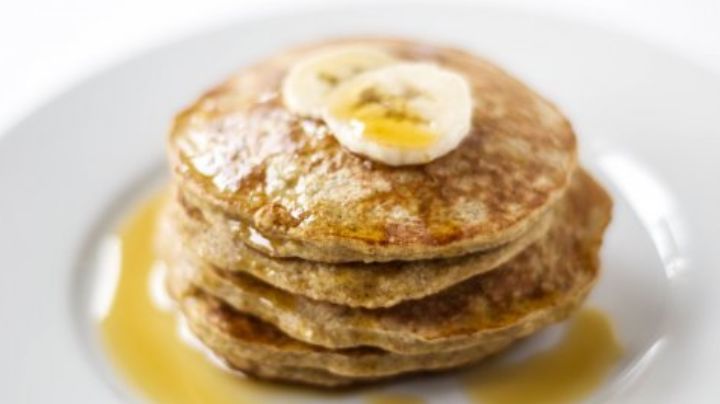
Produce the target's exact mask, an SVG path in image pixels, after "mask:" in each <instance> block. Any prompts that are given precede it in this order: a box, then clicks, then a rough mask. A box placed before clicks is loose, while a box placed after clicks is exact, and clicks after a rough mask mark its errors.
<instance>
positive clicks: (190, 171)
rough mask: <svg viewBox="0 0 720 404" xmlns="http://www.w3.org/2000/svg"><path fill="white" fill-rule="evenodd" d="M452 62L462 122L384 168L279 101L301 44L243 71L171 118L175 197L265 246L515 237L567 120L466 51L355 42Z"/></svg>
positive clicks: (556, 178) (318, 248)
mask: <svg viewBox="0 0 720 404" xmlns="http://www.w3.org/2000/svg"><path fill="white" fill-rule="evenodd" d="M345 42H346V43H350V42H352V43H369V44H372V45H374V46H377V47H380V48H384V49H386V50H387V51H388V52H391V53H393V54H396V55H398V56H400V57H402V58H405V59H407V60H422V61H430V62H434V63H437V64H439V65H441V66H443V67H445V68H448V69H452V70H454V71H457V72H459V73H461V74H463V75H464V76H465V77H466V78H467V79H468V81H469V83H470V85H471V88H472V92H473V95H474V99H475V105H476V108H475V110H474V116H473V124H472V129H471V132H470V134H469V135H468V137H467V138H466V139H465V141H464V142H463V143H462V144H461V145H460V146H459V147H458V148H457V149H456V150H454V151H453V152H451V153H449V154H448V155H446V156H444V157H442V158H440V159H438V160H436V161H433V162H431V163H429V164H426V165H421V166H406V167H388V166H385V165H382V164H378V163H374V162H371V161H369V160H367V159H364V158H362V157H359V156H356V155H354V154H352V153H350V152H348V151H347V150H345V149H344V148H342V147H341V146H340V145H339V144H338V142H337V141H336V140H335V138H334V137H333V136H332V134H331V133H329V130H328V128H327V127H326V126H325V125H324V124H323V123H322V122H319V121H314V120H310V119H304V118H301V117H298V116H294V115H293V114H291V113H290V112H288V111H287V110H286V108H285V107H284V106H283V104H282V102H281V97H280V95H279V87H280V84H281V82H282V79H283V77H284V75H285V73H286V72H287V70H288V69H289V68H290V66H292V64H293V63H294V62H296V61H297V60H298V59H300V58H302V57H303V56H305V55H306V54H307V53H308V52H310V51H313V50H315V49H317V48H318V46H310V47H306V48H303V49H296V50H291V51H288V52H285V53H283V54H281V55H280V56H277V57H274V58H270V59H268V60H266V61H263V62H260V63H258V64H256V65H254V66H251V67H248V68H246V69H243V70H242V71H241V72H239V73H238V74H237V75H235V76H234V77H232V78H231V79H230V80H228V81H227V82H225V83H223V84H222V85H220V86H218V87H216V88H215V89H214V90H212V91H210V92H208V93H207V94H205V95H204V96H203V97H201V98H200V99H199V100H198V101H197V102H195V103H194V104H193V105H192V106H191V107H189V108H188V109H187V110H185V111H184V112H183V113H181V114H180V115H179V116H178V117H177V118H176V120H175V123H174V125H173V128H172V131H171V135H170V138H169V154H170V159H171V162H172V165H173V172H174V173H175V177H176V181H177V182H178V184H179V186H180V187H181V188H182V189H183V191H184V192H185V193H186V194H187V197H188V199H190V200H191V202H192V203H194V204H197V205H203V206H206V207H209V208H211V209H215V210H217V211H219V212H221V213H223V214H225V215H226V216H227V217H228V219H229V220H232V221H233V223H235V225H236V236H237V237H238V238H241V239H243V240H244V241H245V242H247V243H249V244H251V245H253V246H255V247H256V248H259V249H262V250H264V251H265V252H266V253H268V254H271V255H275V256H297V257H301V258H306V259H310V260H316V261H327V262H347V261H388V260H396V259H401V260H410V259H424V258H439V257H447V256H457V255H462V254H465V253H468V252H471V251H479V250H483V249H487V248H491V247H493V246H497V245H499V244H502V243H505V242H507V241H510V240H512V239H515V238H517V237H518V236H519V235H521V234H522V233H524V232H525V231H526V230H527V228H528V227H529V226H531V225H532V224H534V223H535V222H536V221H537V219H538V218H539V217H540V216H541V214H542V213H543V212H544V211H545V210H546V209H547V208H548V207H549V206H550V205H551V204H552V203H553V202H554V201H555V200H557V199H558V198H559V197H560V196H561V194H562V192H563V191H564V189H565V188H566V186H567V185H568V182H569V177H570V175H571V173H572V171H573V168H574V166H575V160H576V145H575V136H574V134H573V131H572V129H571V127H570V125H569V124H568V122H567V120H566V119H565V118H564V117H563V115H562V114H561V113H560V112H558V110H557V109H556V108H555V107H554V106H553V105H551V104H550V103H548V102H547V101H546V100H544V99H543V98H541V97H540V96H538V95H537V94H535V93H534V92H533V91H531V90H530V89H528V88H527V87H526V86H525V85H523V84H522V83H520V82H519V81H517V80H516V79H514V78H512V77H511V76H509V75H508V74H507V73H505V72H503V71H502V70H500V69H498V68H497V67H495V66H493V65H492V64H490V63H488V62H486V61H484V60H482V59H479V58H477V57H474V56H472V55H469V54H467V53H464V52H461V51H458V50H455V49H450V48H444V47H438V46H431V45H427V44H419V43H415V42H410V41H402V40H379V39H377V40H369V39H366V40H354V41H345Z"/></svg>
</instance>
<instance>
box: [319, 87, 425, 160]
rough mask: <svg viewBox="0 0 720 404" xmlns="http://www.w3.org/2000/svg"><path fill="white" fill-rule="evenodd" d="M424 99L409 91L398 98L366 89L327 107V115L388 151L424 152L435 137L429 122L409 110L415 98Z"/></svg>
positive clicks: (414, 91)
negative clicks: (354, 128)
mask: <svg viewBox="0 0 720 404" xmlns="http://www.w3.org/2000/svg"><path fill="white" fill-rule="evenodd" d="M423 96H426V95H424V94H422V93H421V92H420V91H418V90H417V89H415V88H413V87H407V88H405V90H404V91H403V92H402V93H401V94H391V93H388V92H387V91H384V90H383V89H382V88H377V87H368V88H365V89H363V90H362V91H360V92H359V94H357V98H355V97H352V96H350V97H344V100H343V102H339V103H337V104H336V105H333V106H331V108H330V111H329V112H330V114H331V115H332V116H334V117H336V118H338V119H342V120H348V121H350V122H351V123H350V124H351V125H355V126H358V129H357V130H358V131H359V132H361V133H362V136H364V137H365V138H367V139H368V140H370V141H373V142H377V143H379V144H382V145H384V146H388V147H398V148H404V149H414V148H415V149H416V148H424V147H428V146H429V145H431V144H433V143H435V142H436V141H437V139H438V137H439V134H438V133H437V132H436V131H435V130H434V129H433V122H432V121H430V120H429V119H428V118H426V117H424V116H423V115H421V114H420V113H418V112H417V111H416V110H415V109H414V108H413V106H412V103H413V101H417V98H418V97H423Z"/></svg>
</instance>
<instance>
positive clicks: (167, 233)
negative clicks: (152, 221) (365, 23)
mask: <svg viewBox="0 0 720 404" xmlns="http://www.w3.org/2000/svg"><path fill="white" fill-rule="evenodd" d="M216 216H217V215H216ZM552 216H553V212H548V213H547V214H545V217H543V218H542V220H540V222H539V223H537V224H536V225H535V226H533V227H532V228H531V229H529V230H528V232H527V233H526V234H523V235H522V236H521V237H519V238H518V239H517V240H513V241H512V242H510V243H507V244H504V245H502V246H499V247H496V248H494V249H492V250H488V251H483V252H479V253H474V254H469V255H466V256H462V257H453V258H446V259H439V260H418V261H391V262H378V263H369V264H364V263H335V264H333V263H322V262H312V261H306V260H302V259H297V258H273V257H269V256H267V255H265V254H263V253H262V252H259V251H256V250H255V249H253V248H250V247H247V246H246V245H245V243H244V242H243V241H242V240H236V239H234V238H233V234H232V231H231V229H229V228H228V227H229V225H227V223H224V222H222V220H220V219H218V218H214V219H213V218H212V217H210V216H209V215H208V214H207V212H202V211H200V210H199V209H198V208H196V207H192V206H188V205H187V203H186V202H183V199H182V198H180V199H179V200H178V201H175V202H171V203H170V204H169V206H168V207H167V209H166V212H165V214H164V219H163V222H162V223H161V229H160V243H161V244H165V245H167V247H165V249H175V250H178V249H179V250H185V249H186V247H185V246H192V247H191V249H192V253H193V254H195V255H197V256H198V257H199V259H200V260H201V261H203V262H207V263H208V264H210V265H212V266H215V267H218V268H223V269H224V270H228V271H232V272H244V273H247V274H250V275H252V276H253V277H256V278H258V279H261V280H263V281H264V282H266V283H269V284H271V285H273V286H275V287H277V288H280V289H282V290H285V291H287V292H290V293H293V294H298V295H302V296H307V297H309V298H312V299H315V300H323V301H327V302H331V303H336V304H339V305H344V306H350V307H366V308H379V307H388V306H392V305H395V304H397V303H399V302H400V301H403V300H410V299H419V298H422V297H425V296H429V295H431V294H434V293H437V292H439V291H441V290H443V289H447V288H448V287H450V286H452V285H454V284H456V283H458V282H461V281H464V280H466V279H468V278H471V277H473V276H475V275H478V274H481V273H484V272H487V271H490V270H492V269H494V268H497V267H498V266H499V265H501V264H503V263H504V262H506V261H507V260H509V259H510V258H512V257H514V256H515V255H517V254H518V253H519V252H520V251H522V250H524V249H525V248H527V247H528V246H529V245H530V244H532V243H533V242H535V241H536V240H538V239H539V238H540V237H542V236H543V235H544V234H545V233H546V232H547V229H548V228H549V227H550V223H551V221H552ZM230 226H231V225H230ZM179 253H182V251H179V252H178V253H174V254H179ZM239 276H240V275H239Z"/></svg>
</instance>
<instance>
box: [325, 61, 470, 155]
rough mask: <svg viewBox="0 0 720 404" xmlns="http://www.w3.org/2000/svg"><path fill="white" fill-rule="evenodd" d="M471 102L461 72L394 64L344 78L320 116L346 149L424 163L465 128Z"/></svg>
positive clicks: (456, 139) (445, 150) (425, 65)
mask: <svg viewBox="0 0 720 404" xmlns="http://www.w3.org/2000/svg"><path fill="white" fill-rule="evenodd" d="M472 108H473V101H472V95H471V92H470V86H469V85H468V83H467V81H466V80H465V78H463V77H462V76H461V75H459V74H457V73H454V72H451V71H449V70H446V69H442V68H440V67H438V66H437V65H434V64H429V63H399V64H394V65H390V66H387V67H382V68H379V69H375V70H370V71H367V72H365V73H362V74H360V75H357V76H355V77H353V78H351V79H349V80H346V81H344V82H343V83H342V84H340V85H339V86H337V87H336V88H335V89H334V90H333V91H332V92H330V94H329V95H328V97H327V101H326V108H325V110H324V113H323V119H324V120H325V121H326V122H327V124H328V126H329V127H330V129H331V130H332V132H333V134H334V136H335V137H336V138H337V140H338V141H339V142H340V143H341V144H342V145H343V146H345V147H346V148H348V149H349V150H350V151H352V152H355V153H357V154H361V155H363V156H366V157H368V158H370V159H372V160H376V161H379V162H382V163H385V164H389V165H393V166H399V165H410V164H424V163H428V162H430V161H432V160H435V159H437V158H438V157H441V156H443V155H445V154H447V153H448V152H450V151H451V150H453V149H455V148H456V147H457V146H458V144H460V142H461V141H462V140H463V139H464V138H465V136H466V135H467V134H468V132H469V130H470V125H471V120H472Z"/></svg>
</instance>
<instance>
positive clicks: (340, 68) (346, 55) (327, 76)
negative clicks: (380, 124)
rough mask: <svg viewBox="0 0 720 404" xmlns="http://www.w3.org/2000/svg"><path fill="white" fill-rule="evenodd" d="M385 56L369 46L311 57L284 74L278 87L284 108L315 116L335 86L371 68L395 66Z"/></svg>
mask: <svg viewBox="0 0 720 404" xmlns="http://www.w3.org/2000/svg"><path fill="white" fill-rule="evenodd" d="M396 62H397V59H395V58H394V57H393V56H392V55H390V54H389V53H386V52H383V51H382V50H380V49H377V48H373V47H370V46H360V45H356V46H343V47H335V48H330V49H326V50H323V51H319V52H318V53H315V54H311V55H310V56H308V57H307V58H305V59H302V60H301V61H299V62H298V63H297V64H296V65H295V66H293V68H292V69H290V71H289V72H288V74H287V76H286V77H285V80H284V81H283V85H282V95H283V100H284V102H285V105H286V106H287V108H288V109H289V110H290V111H292V112H294V113H296V114H299V115H306V116H313V117H319V116H320V115H321V113H322V109H323V107H324V106H325V101H326V98H327V95H328V94H329V93H330V92H332V91H333V90H334V89H335V88H336V87H337V86H338V85H340V84H342V83H344V82H345V81H347V80H349V79H351V78H352V77H354V76H356V75H358V74H361V73H363V72H366V71H368V70H371V69H376V68H378V67H382V66H386V65H389V64H392V63H396Z"/></svg>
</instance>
